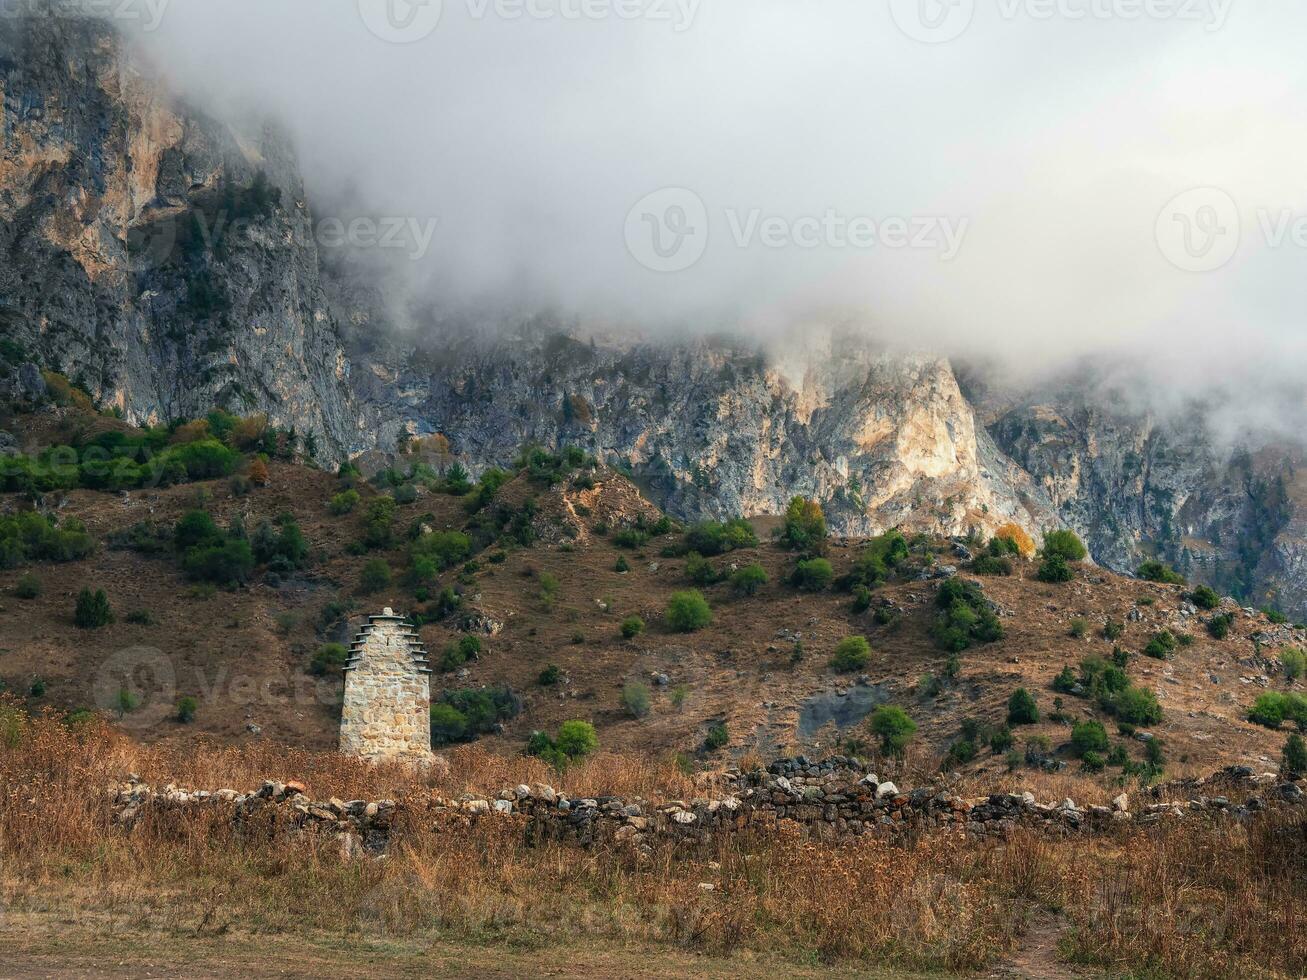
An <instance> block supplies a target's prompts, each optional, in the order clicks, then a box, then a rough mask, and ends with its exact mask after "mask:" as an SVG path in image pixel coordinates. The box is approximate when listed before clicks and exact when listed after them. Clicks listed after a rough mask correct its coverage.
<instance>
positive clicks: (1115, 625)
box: [1103, 619, 1125, 640]
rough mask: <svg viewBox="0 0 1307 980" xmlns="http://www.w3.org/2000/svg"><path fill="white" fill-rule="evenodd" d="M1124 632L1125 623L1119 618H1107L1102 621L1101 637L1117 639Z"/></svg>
mask: <svg viewBox="0 0 1307 980" xmlns="http://www.w3.org/2000/svg"><path fill="white" fill-rule="evenodd" d="M1123 633H1125V623H1123V622H1122V621H1121V620H1119V619H1109V620H1107V621H1106V622H1104V623H1103V639H1105V640H1119V639H1121V635H1122V634H1123Z"/></svg>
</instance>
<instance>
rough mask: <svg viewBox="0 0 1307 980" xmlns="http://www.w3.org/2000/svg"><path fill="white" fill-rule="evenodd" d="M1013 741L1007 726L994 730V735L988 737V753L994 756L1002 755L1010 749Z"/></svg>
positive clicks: (1010, 730)
mask: <svg viewBox="0 0 1307 980" xmlns="http://www.w3.org/2000/svg"><path fill="white" fill-rule="evenodd" d="M1014 741H1015V739H1014V738H1013V736H1012V729H1011V728H1009V727H1008V726H1007V725H1004V726H1003V727H1002V728H998V729H995V731H994V734H992V735H990V736H989V751H990V752H992V753H994V755H1003V754H1004V753H1005V752H1007V751H1008V750H1009V749H1011V748H1012V744H1013V742H1014Z"/></svg>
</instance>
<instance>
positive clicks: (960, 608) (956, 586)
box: [932, 578, 1003, 653]
mask: <svg viewBox="0 0 1307 980" xmlns="http://www.w3.org/2000/svg"><path fill="white" fill-rule="evenodd" d="M935 605H936V607H937V608H938V609H939V610H941V612H940V615H939V618H938V619H937V620H936V622H935V625H934V627H933V630H932V633H933V635H934V638H935V643H936V644H937V645H938V646H939V647H941V648H942V649H944V650H947V651H949V652H950V653H961V652H962V651H963V650H966V649H967V648H968V647H971V646H975V645H976V644H980V643H993V642H995V641H997V640H1001V639H1002V638H1003V624H1002V623H1000V622H999V621H998V616H997V615H996V614H995V613H994V610H993V608H991V606H990V603H989V600H988V599H986V598H985V593H984V591H983V590H982V589H981V587H980V585H979V584H978V583H976V582H969V581H966V580H964V579H958V578H953V579H948V580H947V581H945V582H944V583H943V584H941V585H940V587H939V593H938V594H937V595H936V597H935Z"/></svg>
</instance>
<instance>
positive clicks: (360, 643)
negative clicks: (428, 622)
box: [340, 608, 431, 762]
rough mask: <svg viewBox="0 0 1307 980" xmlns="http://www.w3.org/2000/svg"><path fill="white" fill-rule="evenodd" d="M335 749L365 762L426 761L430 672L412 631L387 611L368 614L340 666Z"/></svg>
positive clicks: (418, 642) (401, 620) (428, 729)
mask: <svg viewBox="0 0 1307 980" xmlns="http://www.w3.org/2000/svg"><path fill="white" fill-rule="evenodd" d="M340 751H341V752H344V753H346V754H348V755H359V756H364V757H365V758H369V759H413V760H414V761H419V762H421V761H425V760H429V759H430V758H431V669H430V667H429V666H428V665H427V654H426V650H425V649H424V648H423V646H422V643H421V641H420V640H419V639H418V634H417V632H416V631H415V630H414V629H413V628H412V627H411V626H410V625H409V624H408V623H407V622H405V621H404V619H403V617H401V616H396V615H395V614H394V612H393V611H392V610H391V609H389V608H387V609H386V611H385V612H383V613H382V614H381V615H379V616H369V617H368V622H367V625H366V626H364V627H363V629H362V630H360V631H359V633H358V635H357V636H355V637H354V642H353V644H352V645H351V647H350V651H349V661H348V662H347V663H346V664H345V700H344V704H343V706H342V708H341V714H340Z"/></svg>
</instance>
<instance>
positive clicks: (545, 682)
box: [539, 664, 563, 687]
mask: <svg viewBox="0 0 1307 980" xmlns="http://www.w3.org/2000/svg"><path fill="white" fill-rule="evenodd" d="M562 679H563V669H562V668H561V667H559V666H558V665H557V664H549V665H548V666H547V667H545V669H544V670H542V671H540V677H539V681H540V686H541V687H553V686H554V685H555V684H557V683H559V682H560V681H561V680H562Z"/></svg>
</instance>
